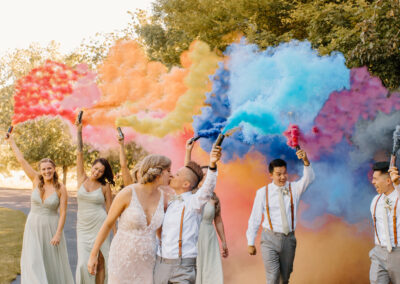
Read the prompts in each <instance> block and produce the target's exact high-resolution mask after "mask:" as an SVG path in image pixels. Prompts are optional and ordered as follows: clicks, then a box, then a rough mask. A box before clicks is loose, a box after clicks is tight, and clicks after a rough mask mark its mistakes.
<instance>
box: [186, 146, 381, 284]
mask: <svg viewBox="0 0 400 284" xmlns="http://www.w3.org/2000/svg"><path fill="white" fill-rule="evenodd" d="M193 157H194V160H197V161H200V162H201V163H202V164H203V163H205V162H206V160H207V155H206V154H205V153H204V152H202V150H200V149H197V148H196V149H195V151H194V154H193ZM289 172H290V169H289ZM266 173H267V163H266V161H265V158H264V157H263V156H261V155H260V154H255V153H253V154H249V155H247V156H246V158H245V159H243V160H237V161H235V162H232V163H229V164H220V165H219V175H218V182H217V190H216V193H217V194H218V196H219V198H220V200H221V209H222V217H223V221H224V225H225V232H226V235H227V242H228V247H229V250H230V256H229V257H228V258H227V259H224V260H223V266H224V279H225V282H226V283H229V284H242V283H249V284H250V283H251V284H258V283H260V284H261V283H265V282H266V280H265V271H264V265H263V262H262V258H261V249H260V235H261V232H259V234H258V238H257V240H256V247H257V255H256V256H249V255H248V254H247V240H246V230H247V222H248V218H249V216H250V213H251V208H252V205H253V201H254V197H255V193H256V191H257V189H259V188H260V187H262V186H264V185H265V184H267V183H269V182H270V180H269V177H268V175H267V174H266ZM315 202H318V201H317V200H316V201H315ZM308 206H312V204H310V205H309V204H304V203H300V211H299V212H298V213H299V214H300V215H299V216H300V219H301V212H302V211H304V210H305V209H306V208H307V207H308ZM366 210H368V209H366ZM304 225H305V223H304V222H302V221H300V223H299V224H298V226H297V229H296V237H297V250H296V257H295V262H294V270H293V273H292V276H291V282H292V283H297V284H314V283H315V284H320V283H324V284H336V283H352V284H353V283H360V284H361V283H368V275H369V274H368V271H369V265H370V260H369V257H368V251H369V250H370V249H371V248H372V247H373V246H374V244H373V234H372V225H371V224H370V222H368V221H367V220H366V221H364V222H362V223H359V224H354V225H349V224H347V223H346V222H345V221H344V220H342V219H340V218H337V217H334V216H331V215H324V216H321V217H318V218H317V219H316V220H314V221H313V222H312V224H310V223H307V224H306V225H307V226H308V227H312V229H310V228H308V227H307V228H306V227H305V226H304ZM317 228H318V229H317Z"/></svg>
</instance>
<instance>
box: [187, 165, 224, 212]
mask: <svg viewBox="0 0 400 284" xmlns="http://www.w3.org/2000/svg"><path fill="white" fill-rule="evenodd" d="M217 176H218V173H217V171H212V170H208V171H207V175H206V179H205V181H204V183H203V185H202V186H201V187H200V188H199V190H198V191H197V192H196V193H195V194H194V196H193V198H191V200H190V207H191V208H192V209H193V210H201V208H202V207H203V205H204V204H206V203H207V202H208V201H210V199H211V197H212V194H213V192H214V189H215V186H216V184H217Z"/></svg>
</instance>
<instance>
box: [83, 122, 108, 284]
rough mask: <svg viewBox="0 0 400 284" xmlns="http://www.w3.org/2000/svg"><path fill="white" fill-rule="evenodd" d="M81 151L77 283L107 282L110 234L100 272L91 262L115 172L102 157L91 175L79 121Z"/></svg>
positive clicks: (96, 161)
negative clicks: (92, 271) (85, 161)
mask: <svg viewBox="0 0 400 284" xmlns="http://www.w3.org/2000/svg"><path fill="white" fill-rule="evenodd" d="M77 128H78V135H77V138H78V147H77V148H78V153H77V158H76V168H77V179H78V194H77V201H78V213H77V224H76V232H77V242H78V245H77V246H78V264H77V267H76V284H95V283H96V284H103V283H107V260H108V252H109V249H110V238H109V236H107V238H106V240H105V242H104V243H103V245H102V246H101V249H100V253H99V255H98V262H99V265H98V266H97V273H96V276H93V275H91V274H89V272H88V270H87V262H88V260H89V255H90V251H91V250H92V247H93V243H94V241H95V239H96V236H97V233H98V232H99V230H100V227H101V225H102V224H103V222H104V220H105V219H106V217H107V212H108V210H109V208H110V206H111V201H112V195H111V188H110V184H112V185H114V184H115V183H114V176H113V173H112V169H111V166H110V164H109V163H108V161H107V160H106V159H103V158H99V159H96V160H95V161H94V162H93V165H92V168H91V170H90V174H89V176H87V175H86V173H85V170H84V164H83V142H82V123H77ZM114 230H115V228H114Z"/></svg>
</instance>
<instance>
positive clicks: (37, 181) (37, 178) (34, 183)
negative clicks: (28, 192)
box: [32, 175, 40, 190]
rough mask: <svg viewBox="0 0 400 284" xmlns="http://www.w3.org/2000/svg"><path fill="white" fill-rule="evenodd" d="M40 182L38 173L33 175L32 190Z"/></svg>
mask: <svg viewBox="0 0 400 284" xmlns="http://www.w3.org/2000/svg"><path fill="white" fill-rule="evenodd" d="M39 183H40V179H39V175H35V178H34V179H33V181H32V186H33V188H32V190H34V189H36V188H37V187H38V186H39Z"/></svg>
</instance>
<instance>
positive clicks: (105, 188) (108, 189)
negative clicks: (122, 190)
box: [101, 183, 111, 194]
mask: <svg viewBox="0 0 400 284" xmlns="http://www.w3.org/2000/svg"><path fill="white" fill-rule="evenodd" d="M101 190H102V191H103V194H106V193H107V191H110V192H111V186H110V184H109V183H106V184H105V185H101Z"/></svg>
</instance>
